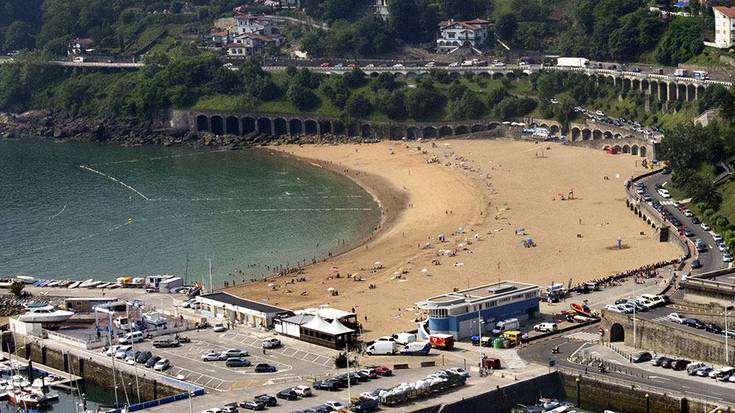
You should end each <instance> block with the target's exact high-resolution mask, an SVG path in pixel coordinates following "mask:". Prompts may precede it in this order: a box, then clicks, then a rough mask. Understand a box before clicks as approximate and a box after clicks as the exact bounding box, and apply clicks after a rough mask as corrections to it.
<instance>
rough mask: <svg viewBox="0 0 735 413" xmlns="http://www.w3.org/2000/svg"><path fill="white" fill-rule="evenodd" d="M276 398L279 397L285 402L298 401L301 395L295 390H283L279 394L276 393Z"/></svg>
mask: <svg viewBox="0 0 735 413" xmlns="http://www.w3.org/2000/svg"><path fill="white" fill-rule="evenodd" d="M276 397H278V398H279V399H285V400H296V399H298V398H299V395H298V393H296V391H294V389H292V388H288V389H283V390H281V391H279V392H278V393H276Z"/></svg>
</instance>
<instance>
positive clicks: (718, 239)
mask: <svg viewBox="0 0 735 413" xmlns="http://www.w3.org/2000/svg"><path fill="white" fill-rule="evenodd" d="M712 239H713V240H715V242H719V243H722V235H720V234H718V233H716V232H713V233H712Z"/></svg>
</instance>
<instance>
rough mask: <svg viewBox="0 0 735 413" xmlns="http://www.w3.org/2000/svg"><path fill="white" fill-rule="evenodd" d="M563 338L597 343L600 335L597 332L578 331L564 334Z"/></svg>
mask: <svg viewBox="0 0 735 413" xmlns="http://www.w3.org/2000/svg"><path fill="white" fill-rule="evenodd" d="M564 337H565V338H569V339H572V340H578V341H586V342H590V343H597V342H598V341H600V335H599V334H597V333H590V332H588V331H579V332H576V333H572V334H567V335H565V336H564Z"/></svg>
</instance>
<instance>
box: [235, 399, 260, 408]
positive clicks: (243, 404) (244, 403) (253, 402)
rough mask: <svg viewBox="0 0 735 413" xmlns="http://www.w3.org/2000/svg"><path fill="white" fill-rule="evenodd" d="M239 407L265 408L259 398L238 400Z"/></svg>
mask: <svg viewBox="0 0 735 413" xmlns="http://www.w3.org/2000/svg"><path fill="white" fill-rule="evenodd" d="M240 407H242V408H243V409H249V410H263V409H265V403H263V402H262V401H260V400H244V401H241V402H240Z"/></svg>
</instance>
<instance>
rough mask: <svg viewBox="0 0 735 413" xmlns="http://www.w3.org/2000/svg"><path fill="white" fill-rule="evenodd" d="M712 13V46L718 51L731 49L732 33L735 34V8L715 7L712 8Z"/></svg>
mask: <svg viewBox="0 0 735 413" xmlns="http://www.w3.org/2000/svg"><path fill="white" fill-rule="evenodd" d="M712 11H713V12H714V14H715V43H714V44H713V46H714V47H717V48H720V49H727V48H730V47H732V46H733V32H735V7H725V6H716V7H713V8H712ZM708 45H709V44H708Z"/></svg>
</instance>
